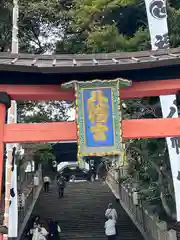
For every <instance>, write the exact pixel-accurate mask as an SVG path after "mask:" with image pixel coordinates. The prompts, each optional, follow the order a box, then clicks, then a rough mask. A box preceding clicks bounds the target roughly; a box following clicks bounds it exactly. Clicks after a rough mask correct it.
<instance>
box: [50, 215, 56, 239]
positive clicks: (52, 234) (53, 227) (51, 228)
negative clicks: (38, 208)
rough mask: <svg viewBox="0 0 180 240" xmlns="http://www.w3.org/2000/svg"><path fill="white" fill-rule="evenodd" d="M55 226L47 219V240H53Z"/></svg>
mask: <svg viewBox="0 0 180 240" xmlns="http://www.w3.org/2000/svg"><path fill="white" fill-rule="evenodd" d="M55 235H56V226H55V224H54V222H53V221H52V219H50V218H49V219H48V240H55Z"/></svg>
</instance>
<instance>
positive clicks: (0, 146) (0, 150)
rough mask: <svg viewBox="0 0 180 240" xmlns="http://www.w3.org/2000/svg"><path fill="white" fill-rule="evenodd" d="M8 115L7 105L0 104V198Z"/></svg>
mask: <svg viewBox="0 0 180 240" xmlns="http://www.w3.org/2000/svg"><path fill="white" fill-rule="evenodd" d="M5 117H6V106H5V105H4V104H0V199H1V189H2V174H3V164H4V142H3V138H4V126H5V124H4V123H5Z"/></svg>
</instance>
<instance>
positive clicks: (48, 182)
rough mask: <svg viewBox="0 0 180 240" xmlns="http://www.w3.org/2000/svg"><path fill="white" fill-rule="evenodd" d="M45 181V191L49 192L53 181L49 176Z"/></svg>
mask: <svg viewBox="0 0 180 240" xmlns="http://www.w3.org/2000/svg"><path fill="white" fill-rule="evenodd" d="M43 180H44V191H45V192H49V185H50V182H51V179H50V178H49V177H48V176H45V177H44V178H43Z"/></svg>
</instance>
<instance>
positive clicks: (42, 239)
mask: <svg viewBox="0 0 180 240" xmlns="http://www.w3.org/2000/svg"><path fill="white" fill-rule="evenodd" d="M47 235H48V231H47V230H46V229H45V227H44V225H43V224H41V228H40V234H39V240H46V237H47Z"/></svg>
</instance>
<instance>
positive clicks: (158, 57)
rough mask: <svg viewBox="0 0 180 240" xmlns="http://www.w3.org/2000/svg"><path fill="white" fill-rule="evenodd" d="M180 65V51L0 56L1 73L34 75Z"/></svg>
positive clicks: (4, 54)
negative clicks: (27, 73) (11, 72)
mask: <svg viewBox="0 0 180 240" xmlns="http://www.w3.org/2000/svg"><path fill="white" fill-rule="evenodd" d="M178 64H180V48H176V49H169V50H158V51H142V52H125V53H123V52H119V53H107V54H105V53H103V54H81V55H77V54H75V55H70V54H61V55H32V54H11V53H0V71H15V72H34V73H62V74H66V73H68V74H69V73H88V72H94V73H96V72H114V71H126V70H133V69H146V68H152V67H161V66H170V65H178Z"/></svg>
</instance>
